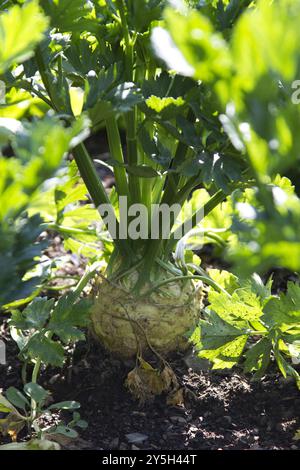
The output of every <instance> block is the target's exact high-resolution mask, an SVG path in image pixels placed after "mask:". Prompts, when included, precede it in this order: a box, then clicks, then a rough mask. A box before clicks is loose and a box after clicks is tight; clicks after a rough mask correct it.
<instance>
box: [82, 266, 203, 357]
mask: <svg viewBox="0 0 300 470" xmlns="http://www.w3.org/2000/svg"><path fill="white" fill-rule="evenodd" d="M136 279H137V273H133V274H131V275H130V276H127V278H126V279H122V282H121V281H119V283H118V284H113V283H110V281H109V280H106V279H103V278H98V279H97V281H96V284H95V286H94V305H93V307H92V311H91V318H92V326H93V331H94V333H95V334H96V336H97V337H98V338H99V340H100V342H101V343H102V344H103V345H104V347H105V348H106V349H108V350H109V351H110V352H112V353H113V354H115V355H116V356H118V357H121V358H124V359H125V358H131V357H134V356H136V354H137V353H140V354H142V353H145V352H146V351H149V349H150V345H151V347H152V348H153V349H154V350H155V351H156V352H159V353H160V354H164V355H165V354H168V353H171V352H174V351H178V350H184V349H186V348H187V346H188V341H187V337H186V334H187V332H188V331H189V330H191V329H192V328H193V327H194V326H195V324H196V322H197V320H199V317H200V311H201V306H202V297H203V292H202V284H201V283H199V282H198V283H195V282H194V281H193V280H187V281H182V280H179V281H176V280H175V281H172V282H170V283H168V284H165V285H164V286H163V287H161V288H160V289H157V290H155V291H154V292H152V293H151V294H150V295H148V296H141V297H137V296H133V295H132V294H131V292H132V288H133V286H134V284H135V282H136Z"/></svg>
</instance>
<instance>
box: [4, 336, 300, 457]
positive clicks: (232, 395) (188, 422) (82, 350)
mask: <svg viewBox="0 0 300 470" xmlns="http://www.w3.org/2000/svg"><path fill="white" fill-rule="evenodd" d="M1 337H2V338H5V339H6V341H7V346H8V358H7V366H0V389H4V390H5V389H6V388H7V387H9V386H12V385H13V386H21V383H20V370H19V363H18V361H17V359H16V354H17V351H16V348H15V346H14V345H13V344H12V342H11V341H10V340H9V339H8V335H7V330H6V329H5V328H2V332H1ZM171 364H172V366H173V368H174V370H175V372H176V374H177V376H178V378H179V380H180V382H181V383H182V384H183V385H184V386H185V387H186V389H187V390H188V391H191V392H192V393H187V400H186V404H185V407H183V406H180V407H170V406H166V404H165V403H166V402H165V398H164V397H158V398H156V399H155V400H154V401H153V402H152V403H148V404H146V405H139V403H137V402H136V401H135V400H134V399H133V398H132V397H131V396H130V394H129V393H128V392H127V391H126V389H125V388H124V379H125V377H126V374H127V372H128V370H129V368H130V367H131V366H132V364H125V365H124V364H121V362H119V361H118V360H116V359H113V358H111V357H109V356H108V355H107V354H106V353H105V352H104V351H103V350H102V349H101V347H99V346H98V345H97V344H95V343H94V342H93V339H92V338H90V339H89V341H88V342H87V343H86V344H84V343H81V344H79V345H78V346H77V349H76V350H75V352H74V354H73V364H69V365H68V366H66V367H65V368H64V369H63V370H54V369H52V370H51V369H48V371H47V372H46V373H44V374H43V375H42V377H41V384H42V385H43V386H44V387H46V388H48V389H50V390H51V391H52V394H53V398H54V399H55V401H61V400H78V401H80V403H81V405H82V410H81V415H82V417H83V418H84V419H86V420H87V421H88V423H89V427H88V429H87V430H86V431H84V432H83V433H81V436H80V439H78V440H76V441H71V440H70V441H66V440H65V439H64V440H63V442H62V444H63V445H64V446H65V447H66V448H70V449H136V450H137V449H168V450H171V449H193V450H196V449H197V450H200V449H300V445H299V441H294V440H293V436H294V434H295V432H296V430H297V429H298V428H299V427H300V422H299V421H300V420H299V417H300V395H299V391H298V390H297V389H296V386H295V384H294V383H293V382H292V381H290V380H288V381H286V380H284V379H283V378H281V377H280V376H279V375H277V374H274V375H272V373H270V374H269V375H268V376H267V377H266V378H265V379H264V380H263V381H262V382H260V383H253V382H251V381H250V380H249V378H248V377H245V376H244V375H243V374H241V373H239V372H237V371H235V372H232V373H230V374H228V375H227V374H224V373H222V374H218V373H212V372H209V371H198V372H196V371H195V370H193V369H191V368H188V366H187V364H186V362H185V360H184V358H183V356H176V357H174V358H173V359H172V360H171ZM66 417H67V416H66Z"/></svg>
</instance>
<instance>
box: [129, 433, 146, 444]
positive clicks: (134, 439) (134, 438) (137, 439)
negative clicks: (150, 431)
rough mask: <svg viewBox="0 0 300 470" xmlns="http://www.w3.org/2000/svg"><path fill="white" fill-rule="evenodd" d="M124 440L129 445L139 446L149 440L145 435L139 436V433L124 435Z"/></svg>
mask: <svg viewBox="0 0 300 470" xmlns="http://www.w3.org/2000/svg"><path fill="white" fill-rule="evenodd" d="M126 439H127V441H128V442H130V444H141V443H142V442H145V441H147V440H148V439H149V436H147V435H146V434H141V433H139V432H132V433H130V434H126Z"/></svg>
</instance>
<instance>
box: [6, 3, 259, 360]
mask: <svg viewBox="0 0 300 470" xmlns="http://www.w3.org/2000/svg"><path fill="white" fill-rule="evenodd" d="M14 3H18V2H14ZM34 3H35V4H36V2H34ZM39 3H40V6H41V8H42V9H43V10H44V14H45V15H46V16H47V17H48V18H49V24H50V28H49V29H48V32H47V35H46V37H45V39H44V41H42V42H40V43H39V44H38V46H37V47H36V48H35V54H34V56H33V57H32V58H31V59H30V60H29V61H27V62H25V63H24V64H23V67H22V68H20V69H19V70H17V71H15V73H14V74H13V76H10V77H9V79H8V81H7V85H8V89H9V90H10V89H11V88H12V87H15V88H17V89H23V88H25V89H26V90H27V91H30V92H31V93H32V94H33V95H36V96H38V97H39V98H40V99H41V100H43V101H44V103H45V104H46V105H48V106H49V108H50V109H51V110H53V111H54V112H55V113H56V114H57V116H59V117H61V119H63V120H65V122H67V123H68V124H70V123H72V122H74V121H76V120H78V118H79V116H80V115H81V114H86V115H87V116H88V117H89V119H90V121H91V132H92V133H93V132H95V131H97V130H98V129H100V128H103V127H104V128H105V129H106V133H107V138H108V144H109V149H110V160H109V161H108V162H107V163H108V164H109V166H110V168H112V170H113V173H114V177H115V188H114V191H113V192H112V193H111V194H110V196H109V195H108V194H107V192H106V190H105V189H104V187H103V184H102V182H101V180H100V178H99V176H98V174H97V172H96V169H95V166H94V164H93V162H92V159H91V157H90V156H89V154H88V152H87V149H86V147H85V145H84V144H79V145H78V146H76V147H75V148H74V149H73V150H72V153H73V156H74V159H75V162H76V164H77V166H78V169H79V172H80V174H81V177H82V179H83V181H84V183H85V185H86V187H87V190H88V192H89V194H90V197H91V199H92V201H93V203H94V205H95V206H96V207H97V208H98V209H99V211H100V213H101V214H102V216H103V215H104V214H103V207H105V209H107V210H108V212H109V215H110V219H109V223H107V229H108V231H110V235H111V238H112V242H113V246H114V249H113V251H112V253H111V256H110V259H109V262H108V266H107V269H106V273H105V279H103V278H102V277H100V278H99V280H98V282H96V284H95V286H94V289H93V291H94V306H93V308H92V323H93V329H94V331H95V333H96V334H97V336H99V338H100V339H101V341H102V342H103V343H104V345H105V346H106V347H108V348H109V349H110V350H112V351H114V352H115V353H118V354H119V355H121V356H133V355H135V354H136V353H141V352H142V350H143V349H147V348H148V346H149V344H150V345H151V346H152V347H154V348H155V349H157V350H158V351H160V352H164V353H167V352H170V351H172V350H175V349H177V348H178V347H186V339H185V336H184V334H185V333H186V331H187V330H188V329H189V328H190V327H191V326H192V325H193V324H195V321H196V319H197V318H198V315H199V308H200V306H201V299H202V285H201V282H203V281H205V282H207V283H209V284H213V285H214V286H216V284H215V283H214V281H212V280H211V279H210V278H209V277H208V276H207V275H206V274H205V273H204V272H203V271H202V270H201V268H199V267H198V266H197V262H196V264H195V263H189V264H187V261H189V260H190V258H191V256H190V255H189V254H188V255H186V254H185V253H186V252H185V251H184V250H183V251H182V250H181V249H179V250H177V252H176V260H174V258H173V255H172V253H173V252H174V249H175V248H176V244H177V241H178V240H177V237H176V235H177V234H178V229H179V228H180V227H178V221H177V220H176V217H175V216H174V214H173V213H172V212H171V214H170V224H169V227H168V229H167V231H166V230H165V228H164V226H163V227H162V225H163V224H162V223H161V219H163V216H162V217H161V219H159V223H160V225H159V228H158V231H157V232H156V233H155V236H152V228H153V224H154V216H155V214H156V213H155V209H153V207H156V208H158V209H156V210H158V211H160V210H162V209H163V208H164V207H167V208H172V207H173V206H174V205H176V204H177V206H179V208H182V207H183V206H184V204H185V203H186V201H187V200H188V199H189V198H190V196H191V194H192V192H193V190H194V189H196V188H199V187H202V188H203V187H206V188H207V189H208V191H209V197H208V198H207V197H205V199H203V201H201V198H200V201H199V199H198V206H197V208H196V212H195V213H191V214H190V215H189V216H188V217H187V219H188V220H185V219H184V216H183V215H182V213H181V215H180V216H179V220H181V221H182V223H184V222H189V227H190V228H193V227H195V226H196V225H197V224H198V223H199V222H200V221H201V219H203V217H204V216H207V215H208V214H209V213H210V212H211V211H212V210H213V209H214V208H215V207H217V206H218V205H219V204H220V203H221V202H222V201H224V200H225V199H226V196H227V195H228V194H229V193H230V192H232V190H233V189H236V188H243V187H244V186H247V185H248V184H249V181H250V180H251V172H249V166H248V164H247V161H246V159H244V158H243V156H241V154H240V153H239V152H238V151H237V150H236V149H235V148H234V146H233V145H232V144H231V142H230V140H229V138H228V137H227V136H226V135H225V134H224V132H223V130H222V125H221V123H220V121H219V119H218V116H217V115H216V113H215V110H216V103H214V101H213V100H211V93H210V91H209V90H208V89H206V87H205V86H202V85H200V84H199V83H197V82H195V81H193V80H191V79H189V78H186V77H184V76H181V75H180V74H174V73H172V72H169V71H168V70H165V71H163V64H162V63H161V62H160V61H159V60H157V59H156V58H155V55H154V54H153V50H152V46H151V41H150V38H151V31H152V29H153V27H154V26H155V25H158V24H159V22H160V21H161V20H162V13H163V8H164V7H165V4H166V2H164V1H158V0H150V1H146V0H144V1H143V2H142V4H141V2H135V1H128V2H125V1H123V0H118V1H110V2H103V1H99V2H98V1H97V2H96V1H95V2H85V1H82V0H81V1H79V0H76V1H75V2H72V4H70V2H68V1H66V0H59V1H56V2H52V1H47V0H42V1H41V2H39ZM18 8H19V11H20V12H21V11H22V10H24V9H26V8H28V6H27V5H26V4H25V5H24V6H23V7H18V6H15V7H14V9H15V10H14V11H17V10H16V9H18ZM141 12H142V13H141ZM3 18H4V16H3ZM121 131H124V133H125V141H126V145H125V146H124V145H123V142H122V139H121ZM124 199H126V202H127V205H128V207H129V215H128V217H127V218H126V222H125V223H124V222H123V219H122V217H123V214H122V200H124ZM135 204H139V205H142V206H143V207H144V208H145V209H146V214H147V215H146V217H145V216H143V217H142V218H141V222H140V225H141V226H140V227H138V223H137V221H136V220H133V219H134V215H135V214H134V213H132V212H130V209H132V210H134V209H133V208H134V205H135ZM111 219H113V223H110V222H111ZM103 220H104V221H105V218H104V217H103ZM132 224H135V228H136V231H137V232H138V236H137V237H132V236H131V235H130V233H129V234H128V232H130V227H131V226H132ZM179 225H180V224H179ZM145 226H147V227H148V229H145ZM111 227H113V228H114V227H115V230H112V228H111ZM124 232H125V235H124ZM135 238H136V239H135ZM185 241H186V239H185ZM186 256H188V258H189V259H188V258H186Z"/></svg>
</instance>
